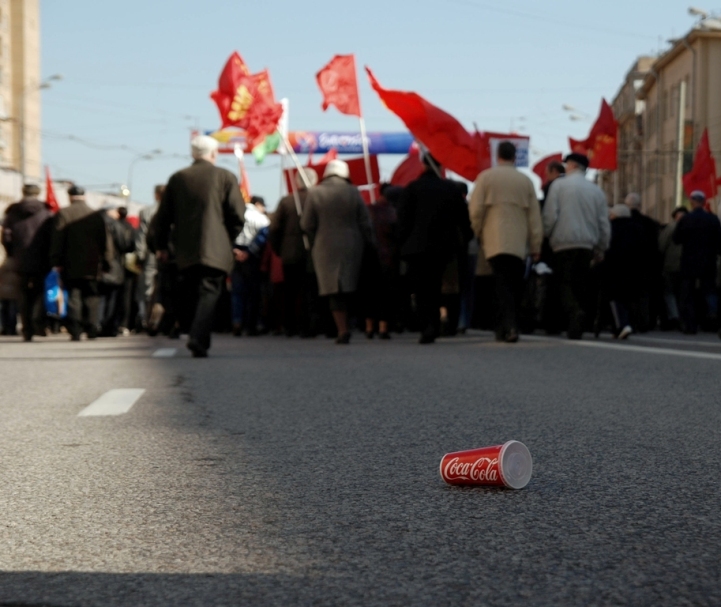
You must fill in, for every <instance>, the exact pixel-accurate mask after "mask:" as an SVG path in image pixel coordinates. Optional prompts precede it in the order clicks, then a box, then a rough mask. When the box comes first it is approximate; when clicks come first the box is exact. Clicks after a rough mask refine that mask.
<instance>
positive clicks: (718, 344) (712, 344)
mask: <svg viewBox="0 0 721 607" xmlns="http://www.w3.org/2000/svg"><path fill="white" fill-rule="evenodd" d="M631 339H633V340H634V341H639V340H646V341H651V342H656V343H659V344H679V345H681V346H703V347H704V348H721V339H716V340H715V341H700V340H690V339H668V338H667V337H646V336H645V335H636V334H634V335H633V336H632V337H631Z"/></svg>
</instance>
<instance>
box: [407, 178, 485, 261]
mask: <svg viewBox="0 0 721 607" xmlns="http://www.w3.org/2000/svg"><path fill="white" fill-rule="evenodd" d="M398 237H399V242H400V246H401V255H402V256H403V257H406V258H407V257H412V256H416V255H432V256H438V257H439V258H440V260H441V261H448V260H450V259H451V258H452V257H453V255H454V254H455V253H456V251H457V250H458V249H459V248H460V246H461V245H465V244H466V243H468V242H469V241H470V240H471V238H473V231H472V229H471V220H470V218H469V215H468V205H467V204H466V201H465V200H464V199H463V196H462V195H461V193H460V191H459V189H458V188H457V187H456V186H455V185H454V184H453V182H451V181H448V180H447V179H441V178H440V177H438V176H437V175H436V174H435V173H434V172H433V171H430V170H429V171H426V172H425V173H423V175H421V176H420V177H419V178H418V179H416V180H415V181H413V182H411V183H410V184H408V187H406V188H405V189H404V190H403V194H402V195H401V199H400V202H399V207H398Z"/></svg>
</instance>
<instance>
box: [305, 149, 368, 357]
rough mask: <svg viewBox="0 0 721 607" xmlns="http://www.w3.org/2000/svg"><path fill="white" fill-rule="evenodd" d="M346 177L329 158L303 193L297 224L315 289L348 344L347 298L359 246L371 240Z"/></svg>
mask: <svg viewBox="0 0 721 607" xmlns="http://www.w3.org/2000/svg"><path fill="white" fill-rule="evenodd" d="M349 176H350V171H349V169H348V165H347V164H346V163H345V162H343V161H342V160H331V161H330V162H329V163H328V165H327V166H326V169H325V173H324V175H323V181H322V182H321V183H320V184H319V185H317V186H316V187H314V188H311V189H310V190H309V191H308V198H307V199H306V204H305V209H304V211H303V217H302V218H301V222H300V226H301V229H302V230H303V231H304V232H305V233H306V234H307V235H308V237H309V239H310V241H311V255H312V257H313V265H314V266H315V272H316V276H317V278H318V291H319V294H320V295H321V296H327V297H328V298H329V305H330V309H331V312H332V313H333V320H334V321H335V324H336V327H337V328H338V339H337V340H336V343H339V344H347V343H349V342H350V332H349V331H348V296H349V295H351V294H353V293H354V292H355V291H356V289H357V288H358V278H359V276H360V271H361V264H362V262H363V250H364V247H365V246H369V245H372V243H373V232H372V228H371V222H370V216H369V215H368V209H366V206H365V203H364V202H363V198H361V195H360V193H359V192H358V190H357V189H356V187H355V186H353V185H352V184H351V183H350V182H349V180H348V178H349Z"/></svg>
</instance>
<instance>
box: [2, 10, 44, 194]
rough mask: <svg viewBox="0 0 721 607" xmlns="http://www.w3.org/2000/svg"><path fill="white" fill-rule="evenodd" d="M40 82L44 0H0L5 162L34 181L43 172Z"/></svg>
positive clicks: (5, 165)
mask: <svg viewBox="0 0 721 607" xmlns="http://www.w3.org/2000/svg"><path fill="white" fill-rule="evenodd" d="M40 87H41V79H40V3H39V0H0V167H2V168H4V169H9V170H13V171H17V172H18V173H20V174H25V176H26V180H30V181H39V180H40V178H41V173H42V166H41V156H40V155H41V150H40V106H41V102H40V94H41V89H40ZM2 194H4V192H3V193H1V194H0V195H2ZM18 194H19V191H18V192H17V193H15V194H14V196H15V197H17V195H18Z"/></svg>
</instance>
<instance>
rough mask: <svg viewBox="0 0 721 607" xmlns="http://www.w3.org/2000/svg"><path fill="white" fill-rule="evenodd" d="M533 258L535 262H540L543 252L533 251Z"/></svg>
mask: <svg viewBox="0 0 721 607" xmlns="http://www.w3.org/2000/svg"><path fill="white" fill-rule="evenodd" d="M531 259H532V260H533V263H538V262H539V261H541V254H540V253H533V254H532V255H531Z"/></svg>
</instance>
